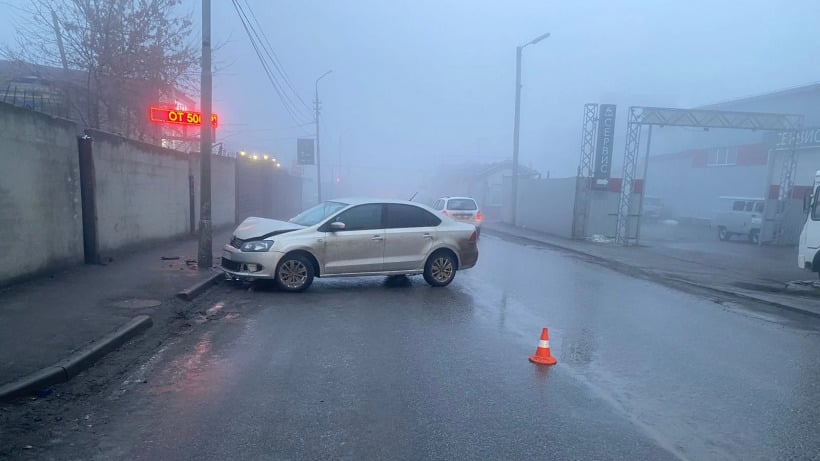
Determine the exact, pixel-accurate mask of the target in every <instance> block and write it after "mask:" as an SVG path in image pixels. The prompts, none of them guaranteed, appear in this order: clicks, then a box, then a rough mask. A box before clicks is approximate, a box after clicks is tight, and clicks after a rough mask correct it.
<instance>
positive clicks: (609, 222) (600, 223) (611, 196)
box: [586, 190, 641, 238]
mask: <svg viewBox="0 0 820 461" xmlns="http://www.w3.org/2000/svg"><path fill="white" fill-rule="evenodd" d="M620 200H621V193H620V192H618V191H608V190H592V191H590V203H589V215H587V224H586V236H587V237H591V236H593V235H603V236H604V237H607V238H615V231H616V229H617V227H618V204H619V202H620ZM640 203H641V194H637V193H635V194H632V197H631V198H630V200H629V208H630V212H629V214H630V216H629V223H628V225H627V226H628V227H627V235H629V236H630V237H633V236H634V235H635V232H636V229H637V228H636V226H637V221H638V218H637V214H638V210H639V209H640Z"/></svg>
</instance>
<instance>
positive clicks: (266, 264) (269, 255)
mask: <svg viewBox="0 0 820 461" xmlns="http://www.w3.org/2000/svg"><path fill="white" fill-rule="evenodd" d="M282 256H283V253H281V252H278V251H259V252H244V251H240V250H239V249H238V248H234V247H233V246H231V245H227V244H226V245H225V246H224V247H223V248H222V260H221V264H220V265H221V268H222V270H223V271H224V272H225V274H226V276H229V277H231V278H235V279H239V280H256V279H272V278H274V275H275V273H276V265H277V264H279V260H280V259H282Z"/></svg>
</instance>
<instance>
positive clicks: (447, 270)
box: [424, 252, 456, 287]
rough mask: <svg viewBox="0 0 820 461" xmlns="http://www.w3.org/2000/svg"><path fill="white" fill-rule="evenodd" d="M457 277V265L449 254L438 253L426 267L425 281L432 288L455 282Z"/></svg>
mask: <svg viewBox="0 0 820 461" xmlns="http://www.w3.org/2000/svg"><path fill="white" fill-rule="evenodd" d="M455 275H456V263H455V259H453V256H452V255H451V254H448V253H443V252H442V253H436V254H434V255H433V256H432V257H431V258H430V259H429V260H428V261H427V264H426V265H425V267H424V280H426V281H427V283H429V284H430V285H432V286H435V287H443V286H445V285H448V284H449V283H450V282H452V281H453V278H454V277H455Z"/></svg>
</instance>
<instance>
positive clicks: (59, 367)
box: [0, 315, 153, 400]
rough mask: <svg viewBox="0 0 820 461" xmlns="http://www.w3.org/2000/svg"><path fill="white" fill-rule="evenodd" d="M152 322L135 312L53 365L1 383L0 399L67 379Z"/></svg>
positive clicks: (16, 395)
mask: <svg viewBox="0 0 820 461" xmlns="http://www.w3.org/2000/svg"><path fill="white" fill-rule="evenodd" d="M151 325H153V321H152V320H151V317H149V316H147V315H138V316H136V317H134V318H132V319H131V320H129V321H128V322H126V323H125V324H124V325H122V326H120V327H119V328H117V329H116V330H114V331H113V332H111V333H109V334H107V335H105V336H103V337H102V338H101V339H99V340H97V341H95V342H93V343H92V344H89V345H88V346H86V347H83V348H82V349H80V350H78V351H76V352H74V353H73V354H71V355H70V356H69V357H68V358H66V359H64V360H62V361H60V362H58V363H57V364H55V365H51V366H48V367H46V368H43V369H42V370H39V371H36V372H34V373H32V374H30V375H28V376H24V377H22V378H20V379H18V380H16V381H13V382H10V383H8V384H5V385H3V386H0V400H11V399H13V398H16V397H19V396H22V395H26V394H30V393H32V392H34V391H36V390H38V389H43V388H46V387H49V386H52V385H54V384H59V383H63V382H66V381H68V380H69V379H71V378H73V377H74V376H76V375H77V374H78V373H80V372H81V371H83V370H85V369H86V368H89V367H90V366H91V365H93V364H94V363H95V362H96V361H97V360H99V359H100V358H101V357H103V356H104V355H106V354H107V353H109V352H111V351H112V350H114V349H116V348H118V347H119V346H121V345H122V344H124V343H125V342H127V341H128V340H129V339H131V338H133V337H134V336H136V335H138V334H139V333H141V332H143V331H144V330H146V329H148V328H150V327H151Z"/></svg>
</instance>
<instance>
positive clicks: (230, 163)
mask: <svg viewBox="0 0 820 461" xmlns="http://www.w3.org/2000/svg"><path fill="white" fill-rule="evenodd" d="M200 168H201V167H200V163H199V153H194V154H191V173H192V174H193V176H194V197H195V200H194V218H195V223H197V225H199V176H200ZM185 184H186V185H187V184H188V182H187V179H186V183H185ZM186 187H187V186H186ZM187 196H188V195H187V193H186V197H187ZM235 206H236V159H234V158H230V157H222V156H218V155H213V156H211V227H212V228H220V227H226V226H232V225H234V224H236V223H235V219H236V216H235V214H236V213H235V209H234V208H235Z"/></svg>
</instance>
